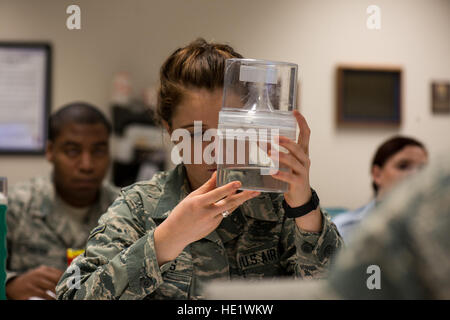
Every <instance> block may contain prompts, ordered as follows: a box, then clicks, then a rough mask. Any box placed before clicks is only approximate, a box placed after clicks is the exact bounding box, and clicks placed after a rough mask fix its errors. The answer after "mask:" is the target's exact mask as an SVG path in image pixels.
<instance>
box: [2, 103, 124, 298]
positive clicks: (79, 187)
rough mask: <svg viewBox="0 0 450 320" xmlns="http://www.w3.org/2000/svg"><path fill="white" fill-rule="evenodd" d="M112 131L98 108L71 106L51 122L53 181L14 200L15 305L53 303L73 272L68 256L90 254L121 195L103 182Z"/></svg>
mask: <svg viewBox="0 0 450 320" xmlns="http://www.w3.org/2000/svg"><path fill="white" fill-rule="evenodd" d="M110 133H111V125H110V123H109V122H108V120H107V119H106V118H105V116H104V115H103V114H102V113H101V112H100V111H99V110H97V109H96V108H95V107H93V106H91V105H89V104H86V103H78V102H76V103H71V104H68V105H66V106H64V107H62V108H61V109H60V110H58V111H57V112H55V113H54V114H53V115H51V116H50V119H49V129H48V143H47V149H46V157H47V160H48V161H49V162H51V164H52V166H53V170H52V174H51V176H46V177H37V178H33V179H31V180H30V181H28V182H25V183H22V184H18V185H16V186H15V188H13V189H12V190H11V192H10V194H9V198H8V202H9V204H8V205H9V207H8V213H7V225H8V234H7V246H8V258H7V265H6V268H7V282H6V295H7V297H8V298H9V299H29V298H30V297H37V298H42V299H51V298H52V292H54V291H55V286H56V284H57V282H58V280H59V278H60V277H61V275H62V273H63V271H64V270H65V269H66V268H67V259H66V251H67V249H69V248H73V249H84V247H85V242H86V240H87V238H88V235H89V232H90V231H91V229H93V228H94V227H95V226H96V225H97V220H98V219H99V217H100V215H101V214H102V213H103V212H106V209H107V208H108V207H109V205H110V204H111V203H112V202H113V201H114V200H115V198H116V196H117V195H118V189H117V188H115V187H114V186H112V185H111V184H109V183H107V182H106V181H103V179H104V177H105V175H106V173H107V170H108V166H109V162H110V156H109V141H108V140H109V136H110Z"/></svg>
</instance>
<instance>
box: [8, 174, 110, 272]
mask: <svg viewBox="0 0 450 320" xmlns="http://www.w3.org/2000/svg"><path fill="white" fill-rule="evenodd" d="M118 195H119V190H118V188H116V187H114V186H112V185H111V184H109V183H106V182H104V183H103V186H102V187H101V189H100V197H99V200H98V201H97V202H96V203H95V204H94V205H93V206H92V207H91V208H90V209H89V211H88V214H87V221H86V223H85V225H84V230H82V231H83V232H80V233H77V234H74V232H73V231H72V230H73V229H72V228H70V227H69V224H70V223H71V221H72V220H70V219H69V217H68V216H67V215H66V214H64V212H56V210H53V207H54V204H55V189H54V185H53V182H52V179H51V177H50V176H48V177H37V178H33V179H31V180H30V181H27V182H24V183H20V184H18V185H16V186H15V187H14V188H12V189H11V192H10V194H9V196H8V211H7V214H6V219H7V226H8V232H7V247H8V257H7V262H6V269H7V280H10V279H11V278H12V277H14V276H15V275H17V274H22V273H24V272H26V271H28V270H30V269H34V268H36V267H39V266H40V265H46V266H50V267H54V268H57V269H60V270H65V269H66V268H67V259H66V250H67V249H68V248H74V249H84V247H85V245H86V241H87V238H88V236H89V232H90V231H91V230H92V228H94V227H95V226H96V225H97V223H98V219H99V218H100V216H101V215H102V214H103V213H104V212H105V211H106V210H107V208H108V207H109V206H110V205H111V203H113V202H114V200H115V199H116V198H117V196H118Z"/></svg>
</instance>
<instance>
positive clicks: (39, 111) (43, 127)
mask: <svg viewBox="0 0 450 320" xmlns="http://www.w3.org/2000/svg"><path fill="white" fill-rule="evenodd" d="M50 96H51V46H50V44H48V43H15V42H13V43H10V42H8V43H5V42H0V154H43V153H44V152H45V141H46V138H47V118H48V115H49V111H50V103H51V99H50Z"/></svg>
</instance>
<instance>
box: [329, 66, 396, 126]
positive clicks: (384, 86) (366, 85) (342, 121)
mask: <svg viewBox="0 0 450 320" xmlns="http://www.w3.org/2000/svg"><path fill="white" fill-rule="evenodd" d="M336 98H337V99H336V119H337V125H338V127H386V126H388V127H396V126H399V125H400V123H401V110H402V108H401V101H402V70H401V69H400V68H397V67H376V66H352V65H345V66H338V68H337V94H336Z"/></svg>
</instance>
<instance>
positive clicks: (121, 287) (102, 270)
mask: <svg viewBox="0 0 450 320" xmlns="http://www.w3.org/2000/svg"><path fill="white" fill-rule="evenodd" d="M139 211H141V212H142V211H143V208H142V206H140V205H138V204H135V203H131V204H130V202H129V201H126V200H125V199H124V196H120V197H119V198H118V199H117V200H116V201H115V202H114V203H113V204H112V205H111V207H110V208H109V209H108V211H107V213H106V214H104V215H103V216H102V217H101V218H100V220H99V226H98V227H96V228H95V229H94V230H93V231H92V232H91V235H90V236H89V239H88V242H87V245H86V251H85V253H84V254H83V255H81V256H79V257H77V258H76V259H75V260H74V261H73V262H72V264H71V266H70V267H69V268H68V269H67V270H66V272H65V273H64V275H63V276H62V278H61V279H60V281H59V283H58V285H57V287H56V292H57V296H58V299H142V298H144V297H145V296H147V295H149V294H151V293H152V292H153V291H155V290H156V289H157V288H158V286H159V285H160V284H161V283H162V281H163V280H162V275H161V270H163V271H164V268H167V267H168V266H169V263H166V264H165V265H163V266H161V268H160V267H159V266H158V263H157V260H156V254H155V244H154V238H153V233H154V230H155V228H156V224H155V223H154V222H153V221H152V220H150V219H149V220H147V225H144V223H143V222H142V221H140V219H139V217H138V214H136V213H138V212H139Z"/></svg>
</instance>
